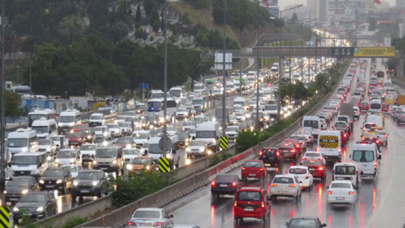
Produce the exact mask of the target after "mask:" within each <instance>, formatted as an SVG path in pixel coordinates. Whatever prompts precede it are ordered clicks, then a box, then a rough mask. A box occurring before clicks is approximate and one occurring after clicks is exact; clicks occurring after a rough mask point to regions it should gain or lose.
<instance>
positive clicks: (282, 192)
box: [278, 191, 287, 194]
mask: <svg viewBox="0 0 405 228" xmlns="http://www.w3.org/2000/svg"><path fill="white" fill-rule="evenodd" d="M278 193H281V194H285V193H287V191H278Z"/></svg>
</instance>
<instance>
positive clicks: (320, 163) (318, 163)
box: [302, 160, 322, 166]
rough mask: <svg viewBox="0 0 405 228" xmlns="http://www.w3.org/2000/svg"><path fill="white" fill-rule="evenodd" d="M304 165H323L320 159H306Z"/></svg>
mask: <svg viewBox="0 0 405 228" xmlns="http://www.w3.org/2000/svg"><path fill="white" fill-rule="evenodd" d="M302 165H305V166H321V165H322V161H320V160H305V161H304V162H303V163H302Z"/></svg>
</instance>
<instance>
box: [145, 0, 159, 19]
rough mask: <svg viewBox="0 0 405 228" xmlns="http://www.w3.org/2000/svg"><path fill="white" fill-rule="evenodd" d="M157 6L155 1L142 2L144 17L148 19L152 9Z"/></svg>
mask: <svg viewBox="0 0 405 228" xmlns="http://www.w3.org/2000/svg"><path fill="white" fill-rule="evenodd" d="M157 6H158V3H157V2H156V0H144V1H143V8H144V10H145V13H146V16H147V17H149V16H150V15H151V13H152V12H153V10H154V9H156V7H157Z"/></svg>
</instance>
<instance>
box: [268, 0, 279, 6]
mask: <svg viewBox="0 0 405 228" xmlns="http://www.w3.org/2000/svg"><path fill="white" fill-rule="evenodd" d="M267 2H268V3H269V6H278V0H267Z"/></svg>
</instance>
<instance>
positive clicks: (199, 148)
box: [186, 140, 212, 159]
mask: <svg viewBox="0 0 405 228" xmlns="http://www.w3.org/2000/svg"><path fill="white" fill-rule="evenodd" d="M186 153H187V159H194V158H201V157H205V156H207V155H210V154H212V150H211V149H209V148H208V145H207V143H206V142H205V141H197V140H191V141H190V143H189V144H188V147H187V149H186Z"/></svg>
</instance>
